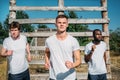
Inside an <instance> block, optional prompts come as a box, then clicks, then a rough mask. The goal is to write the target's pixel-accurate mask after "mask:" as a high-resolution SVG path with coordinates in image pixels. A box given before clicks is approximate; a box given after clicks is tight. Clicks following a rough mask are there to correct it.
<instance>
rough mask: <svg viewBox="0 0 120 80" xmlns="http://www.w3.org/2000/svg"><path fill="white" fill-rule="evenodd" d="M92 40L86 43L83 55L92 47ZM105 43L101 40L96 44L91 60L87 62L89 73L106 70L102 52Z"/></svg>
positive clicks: (104, 48)
mask: <svg viewBox="0 0 120 80" xmlns="http://www.w3.org/2000/svg"><path fill="white" fill-rule="evenodd" d="M92 45H94V44H93V42H90V43H88V44H87V45H86V48H85V55H88V54H89V53H90V51H91V49H92ZM106 49H107V48H106V43H105V42H103V41H101V42H100V44H99V45H96V49H95V50H94V52H93V54H92V57H91V60H90V61H89V62H88V65H89V69H88V72H89V74H92V75H99V74H104V73H106V72H107V70H106V65H105V60H104V52H105V51H106Z"/></svg>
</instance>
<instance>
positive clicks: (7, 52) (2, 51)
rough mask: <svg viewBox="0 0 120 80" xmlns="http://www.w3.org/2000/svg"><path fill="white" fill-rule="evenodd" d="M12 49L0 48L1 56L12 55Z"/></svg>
mask: <svg viewBox="0 0 120 80" xmlns="http://www.w3.org/2000/svg"><path fill="white" fill-rule="evenodd" d="M12 53H13V51H12V50H7V49H5V48H4V47H3V48H2V50H1V54H0V55H1V56H3V57H6V56H10V55H12Z"/></svg>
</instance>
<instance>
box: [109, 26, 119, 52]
mask: <svg viewBox="0 0 120 80" xmlns="http://www.w3.org/2000/svg"><path fill="white" fill-rule="evenodd" d="M110 50H112V51H114V52H115V53H117V54H120V53H119V52H120V28H117V29H116V30H115V31H110Z"/></svg>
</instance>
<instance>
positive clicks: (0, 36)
mask: <svg viewBox="0 0 120 80" xmlns="http://www.w3.org/2000/svg"><path fill="white" fill-rule="evenodd" d="M5 37H7V32H6V31H5V30H4V29H3V26H2V23H1V22H0V44H2V42H3V40H4V38H5Z"/></svg>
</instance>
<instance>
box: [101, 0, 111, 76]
mask: <svg viewBox="0 0 120 80" xmlns="http://www.w3.org/2000/svg"><path fill="white" fill-rule="evenodd" d="M101 6H102V7H106V8H107V0H101ZM102 18H104V19H108V12H107V11H102ZM102 30H103V31H104V32H105V33H109V29H108V23H104V24H102ZM104 41H105V42H106V43H107V48H108V50H107V70H108V73H110V74H111V69H110V48H109V36H105V37H104Z"/></svg>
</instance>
